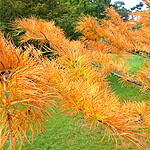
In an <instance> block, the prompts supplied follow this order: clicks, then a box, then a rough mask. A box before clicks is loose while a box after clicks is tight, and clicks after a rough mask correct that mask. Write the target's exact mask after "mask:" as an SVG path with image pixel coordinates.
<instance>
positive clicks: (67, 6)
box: [0, 0, 110, 39]
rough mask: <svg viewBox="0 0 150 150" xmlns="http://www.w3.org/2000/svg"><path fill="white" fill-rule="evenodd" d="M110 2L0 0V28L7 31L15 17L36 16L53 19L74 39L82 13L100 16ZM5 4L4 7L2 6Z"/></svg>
mask: <svg viewBox="0 0 150 150" xmlns="http://www.w3.org/2000/svg"><path fill="white" fill-rule="evenodd" d="M109 4H110V0H94V1H91V0H67V1H66V0H55V1H54V0H1V1H0V16H1V17H0V30H2V31H5V32H6V33H8V32H9V31H10V24H9V23H10V22H11V21H14V20H15V18H24V17H26V18H29V17H31V16H34V17H36V18H40V19H45V20H47V21H50V20H54V21H55V22H56V25H57V26H59V27H61V28H62V29H63V30H64V31H65V33H66V35H67V37H70V38H71V39H76V38H77V37H78V33H75V32H74V26H75V23H76V21H78V19H79V17H81V16H82V15H83V14H85V15H86V14H90V15H92V16H97V17H99V18H102V17H103V16H104V15H102V14H100V13H102V12H103V11H104V10H105V8H106V7H108V6H109ZM4 6H5V7H4Z"/></svg>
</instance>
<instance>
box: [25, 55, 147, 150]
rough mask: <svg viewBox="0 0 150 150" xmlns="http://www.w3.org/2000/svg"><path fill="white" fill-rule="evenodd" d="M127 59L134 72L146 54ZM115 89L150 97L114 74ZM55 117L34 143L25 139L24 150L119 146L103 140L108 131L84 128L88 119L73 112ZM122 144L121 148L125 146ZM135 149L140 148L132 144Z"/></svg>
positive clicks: (125, 96)
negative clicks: (142, 56)
mask: <svg viewBox="0 0 150 150" xmlns="http://www.w3.org/2000/svg"><path fill="white" fill-rule="evenodd" d="M126 59H127V63H128V64H130V65H131V66H132V70H131V71H130V73H131V74H132V73H135V72H136V71H137V70H138V69H139V66H142V62H143V58H141V57H138V56H134V57H132V58H131V57H129V58H126ZM109 80H110V82H111V83H110V85H111V88H112V89H111V90H112V91H113V92H115V93H116V94H117V95H118V96H119V100H121V101H124V100H129V101H142V100H148V99H149V95H146V94H143V93H140V92H139V88H137V87H136V86H135V85H133V84H131V85H130V86H127V85H124V86H122V84H121V83H120V82H118V78H117V77H114V76H110V79H109ZM54 117H55V119H51V118H47V119H48V123H46V125H45V127H46V129H47V131H46V132H45V133H42V132H41V133H40V134H39V135H35V139H34V143H33V144H32V145H30V144H28V143H27V142H26V143H25V148H23V149H24V150H115V149H116V146H115V143H114V142H113V141H112V140H110V142H109V143H108V141H107V140H108V138H107V137H106V138H105V139H104V140H103V142H101V141H100V140H101V138H102V137H103V135H104V132H103V131H102V130H96V131H95V132H93V131H90V128H89V127H86V128H83V124H84V122H82V121H73V120H72V118H71V117H70V116H64V114H63V113H61V114H54ZM123 149H124V148H122V146H121V145H120V144H118V150H123ZM129 149H132V150H133V149H134V150H136V148H129Z"/></svg>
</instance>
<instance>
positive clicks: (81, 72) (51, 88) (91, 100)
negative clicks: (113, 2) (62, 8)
mask: <svg viewBox="0 0 150 150" xmlns="http://www.w3.org/2000/svg"><path fill="white" fill-rule="evenodd" d="M107 12H108V15H107V16H108V17H109V19H108V20H102V22H101V24H99V23H98V21H97V18H93V17H90V16H87V17H84V18H83V20H82V21H80V22H79V23H78V26H77V30H80V31H81V32H82V33H83V36H82V37H81V41H70V40H68V39H66V38H65V36H64V33H63V31H62V30H61V29H59V28H57V27H55V25H54V22H46V21H44V20H37V19H35V18H31V19H17V21H16V23H15V24H14V26H15V29H16V30H17V31H18V32H19V33H21V32H25V33H24V34H23V35H22V36H21V39H22V42H28V41H29V40H38V41H39V43H40V44H41V45H42V46H43V45H44V43H48V44H49V45H50V50H51V51H52V52H54V53H55V54H58V55H59V57H58V58H56V59H54V60H51V61H50V60H48V59H47V58H44V57H42V56H41V55H40V56H39V51H36V50H35V49H34V48H33V47H31V46H26V51H24V52H23V51H21V49H19V48H16V47H15V46H13V45H12V44H11V42H10V41H9V40H5V39H4V38H2V35H1V37H0V60H1V62H0V71H1V81H2V82H1V85H0V91H1V97H0V99H1V101H0V116H1V118H0V124H1V126H0V146H1V147H0V148H3V146H4V144H5V142H6V140H7V139H8V138H9V139H10V146H13V147H14V148H15V142H16V141H18V139H20V142H21V143H20V149H21V147H22V145H23V144H24V140H25V139H26V140H28V138H27V132H28V130H30V131H31V132H32V134H33V137H34V133H35V132H36V131H37V132H39V130H40V129H41V127H44V126H43V123H44V121H46V120H45V116H46V115H49V116H51V114H50V113H49V111H48V110H47V108H51V109H53V108H54V106H53V105H54V104H55V103H56V102H58V104H60V106H59V108H61V110H60V111H64V110H67V113H70V114H72V115H73V116H76V115H82V116H83V118H84V119H85V120H86V121H87V124H86V125H90V126H91V127H94V129H96V128H101V126H103V127H104V128H101V129H104V130H105V135H106V134H107V133H109V138H110V137H111V138H113V139H114V140H115V142H116V145H117V139H120V140H121V142H122V144H123V146H127V145H126V143H125V141H130V142H131V143H132V144H134V145H136V146H137V147H139V148H141V149H144V148H148V141H147V137H148V135H147V134H146V133H147V130H149V126H150V122H149V117H150V116H149V114H150V113H149V104H146V103H145V102H142V103H129V102H125V103H123V104H122V103H121V102H119V101H118V98H117V96H116V95H115V94H114V93H112V92H111V91H110V90H109V85H108V81H107V80H106V79H105V77H106V75H107V74H109V73H110V71H112V70H117V71H118V72H119V73H121V74H124V75H126V74H127V72H128V67H127V66H126V65H125V61H124V60H123V57H122V56H123V54H127V53H128V52H131V51H132V50H139V49H140V48H145V49H146V46H145V45H144V43H148V41H146V40H142V39H140V38H139V39H138V38H137V37H142V36H144V35H143V34H145V32H146V31H145V29H146V30H148V28H147V27H148V26H147V25H146V26H144V25H143V28H141V29H139V30H138V31H136V30H132V28H133V27H134V26H135V25H134V24H133V21H132V22H131V21H129V22H123V21H122V19H121V18H120V16H119V15H118V14H117V13H116V12H115V11H114V9H113V8H110V9H107ZM142 14H143V13H142ZM137 15H141V13H140V14H137ZM141 16H142V15H141ZM143 16H144V15H143ZM146 21H147V20H146V19H145V20H144V22H146ZM137 22H138V23H142V24H144V22H140V19H139V20H138V21H137ZM18 29H19V30H18ZM145 36H146V35H145ZM145 49H144V50H145ZM110 53H116V54H118V56H116V55H114V54H110ZM93 66H95V67H93ZM142 71H143V70H141V72H139V74H142V75H139V77H141V76H144V75H145V72H146V71H147V70H145V69H144V71H143V72H144V73H143V72H142ZM6 77H7V78H6ZM145 78H148V77H147V76H146V75H145ZM138 80H140V81H141V82H143V81H142V80H141V78H139V79H138ZM144 84H145V81H144ZM148 86H149V84H147V83H146V87H145V89H147V88H149V87H148ZM39 127H40V128H39ZM22 134H23V137H22V136H21V135H22ZM105 135H104V137H105ZM1 139H3V140H1ZM32 140H33V139H32ZM28 141H29V140H28Z"/></svg>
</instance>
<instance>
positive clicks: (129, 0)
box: [111, 0, 142, 9]
mask: <svg viewBox="0 0 150 150" xmlns="http://www.w3.org/2000/svg"><path fill="white" fill-rule="evenodd" d="M116 1H123V2H124V3H125V7H126V8H128V9H130V8H131V7H133V6H136V4H139V2H142V0H111V3H112V4H113V3H114V2H116Z"/></svg>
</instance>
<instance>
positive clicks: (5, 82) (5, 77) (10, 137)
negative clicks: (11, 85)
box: [3, 70, 13, 150]
mask: <svg viewBox="0 0 150 150" xmlns="http://www.w3.org/2000/svg"><path fill="white" fill-rule="evenodd" d="M5 73H6V74H5V75H4V76H3V80H4V91H5V92H6V93H5V96H6V105H7V106H8V93H7V74H8V70H5ZM6 114H7V121H8V129H9V140H10V150H12V144H13V143H12V131H11V125H10V114H9V111H8V109H6Z"/></svg>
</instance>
